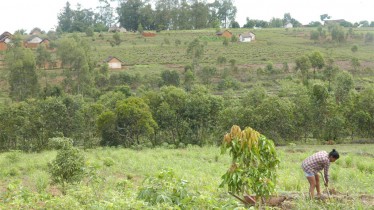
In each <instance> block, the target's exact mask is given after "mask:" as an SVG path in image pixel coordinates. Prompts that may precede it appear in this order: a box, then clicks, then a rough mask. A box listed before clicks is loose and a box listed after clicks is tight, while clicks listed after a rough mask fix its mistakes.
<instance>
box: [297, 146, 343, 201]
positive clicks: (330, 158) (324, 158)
mask: <svg viewBox="0 0 374 210" xmlns="http://www.w3.org/2000/svg"><path fill="white" fill-rule="evenodd" d="M337 159H339V153H338V152H337V151H336V150H335V149H333V150H332V151H331V152H330V153H327V152H326V151H320V152H317V153H315V154H313V155H312V156H310V157H308V158H306V159H305V160H304V161H303V163H302V165H301V167H302V168H303V170H304V172H305V176H306V178H307V179H308V181H309V184H310V187H309V195H310V198H311V199H313V198H314V188H316V189H317V196H321V188H320V186H319V175H318V172H319V171H321V170H322V169H323V170H324V177H325V180H324V181H325V186H326V187H327V186H328V184H329V167H330V162H335V161H336V160H337Z"/></svg>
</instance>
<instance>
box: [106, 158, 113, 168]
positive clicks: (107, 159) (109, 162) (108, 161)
mask: <svg viewBox="0 0 374 210" xmlns="http://www.w3.org/2000/svg"><path fill="white" fill-rule="evenodd" d="M103 164H104V165H105V166H107V167H110V166H113V165H114V160H113V159H112V158H110V157H106V158H105V159H104V160H103Z"/></svg>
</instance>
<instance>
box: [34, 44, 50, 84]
mask: <svg viewBox="0 0 374 210" xmlns="http://www.w3.org/2000/svg"><path fill="white" fill-rule="evenodd" d="M51 58H52V56H51V53H50V52H49V51H48V50H47V47H46V46H45V45H44V44H42V45H39V46H38V48H37V49H36V66H37V67H38V68H39V69H40V68H44V69H45V65H46V64H48V66H51V63H52V62H51V60H52V59H51ZM44 73H45V74H44V78H45V85H46V86H47V84H48V81H47V71H46V69H45V71H44Z"/></svg>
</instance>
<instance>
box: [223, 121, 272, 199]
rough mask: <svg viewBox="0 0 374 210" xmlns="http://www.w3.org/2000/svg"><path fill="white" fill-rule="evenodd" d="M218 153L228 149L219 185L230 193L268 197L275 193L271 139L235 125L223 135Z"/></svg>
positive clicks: (250, 129)
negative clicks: (228, 164) (227, 161)
mask: <svg viewBox="0 0 374 210" xmlns="http://www.w3.org/2000/svg"><path fill="white" fill-rule="evenodd" d="M221 149H222V153H225V152H226V151H227V150H229V154H230V156H231V157H232V164H231V167H230V169H229V170H228V171H227V172H226V173H225V174H224V175H223V176H222V179H223V181H222V183H221V185H220V187H223V186H225V185H227V187H228V191H229V192H230V193H231V194H234V195H235V194H242V195H243V194H255V195H256V196H257V197H261V198H262V197H269V196H270V195H272V194H273V193H274V192H275V183H276V176H277V173H276V169H277V166H278V164H279V159H278V157H277V153H276V150H275V146H274V143H273V141H271V140H269V139H267V138H266V137H265V136H264V135H262V134H260V133H259V132H257V131H256V130H254V129H252V128H250V127H247V128H245V129H244V130H243V131H241V129H240V127H239V126H237V125H234V126H232V128H231V132H230V133H227V134H226V135H225V136H224V140H223V144H222V147H221Z"/></svg>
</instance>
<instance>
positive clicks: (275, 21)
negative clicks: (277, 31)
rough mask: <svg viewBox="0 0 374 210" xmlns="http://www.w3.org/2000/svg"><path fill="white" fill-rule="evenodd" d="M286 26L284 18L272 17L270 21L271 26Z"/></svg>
mask: <svg viewBox="0 0 374 210" xmlns="http://www.w3.org/2000/svg"><path fill="white" fill-rule="evenodd" d="M283 26H284V24H283V20H282V19H280V18H274V17H273V18H271V20H270V22H269V27H272V28H282V27H283Z"/></svg>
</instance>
